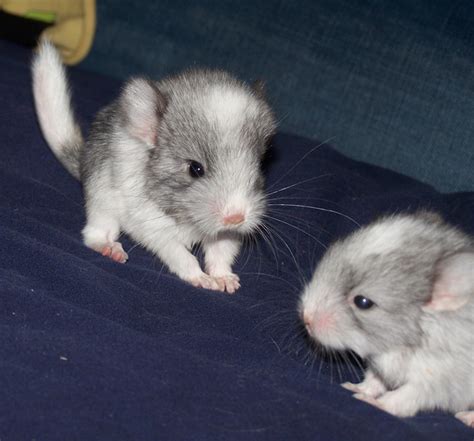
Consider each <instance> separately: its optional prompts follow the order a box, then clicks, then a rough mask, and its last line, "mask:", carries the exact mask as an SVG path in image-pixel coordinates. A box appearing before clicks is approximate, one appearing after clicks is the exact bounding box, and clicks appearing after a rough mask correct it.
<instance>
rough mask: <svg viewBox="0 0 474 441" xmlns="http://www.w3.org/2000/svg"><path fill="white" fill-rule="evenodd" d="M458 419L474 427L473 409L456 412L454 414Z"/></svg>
mask: <svg viewBox="0 0 474 441" xmlns="http://www.w3.org/2000/svg"><path fill="white" fill-rule="evenodd" d="M454 416H455V417H456V418H457V419H458V420H461V421H462V422H463V423H464V424H465V425H466V426H469V427H472V428H474V410H466V411H464V412H458V413H457V414H455V415H454Z"/></svg>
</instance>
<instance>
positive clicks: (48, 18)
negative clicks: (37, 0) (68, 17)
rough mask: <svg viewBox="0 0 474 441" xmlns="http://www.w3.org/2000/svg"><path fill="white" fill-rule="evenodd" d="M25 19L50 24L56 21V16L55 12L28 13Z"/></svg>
mask: <svg viewBox="0 0 474 441" xmlns="http://www.w3.org/2000/svg"><path fill="white" fill-rule="evenodd" d="M24 17H25V18H28V19H30V20H37V21H42V22H44V23H50V24H52V23H54V22H55V21H56V14H55V13H54V12H44V11H28V12H27V13H26V14H25V15H24Z"/></svg>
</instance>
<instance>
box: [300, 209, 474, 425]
mask: <svg viewBox="0 0 474 441" xmlns="http://www.w3.org/2000/svg"><path fill="white" fill-rule="evenodd" d="M300 314H301V318H302V320H303V321H304V324H305V326H306V329H307V331H308V333H309V335H310V336H311V337H312V338H313V339H314V340H315V342H316V343H318V344H320V345H322V346H324V347H326V348H329V349H334V350H352V351H354V352H356V353H357V354H358V355H359V356H361V357H363V358H365V359H366V361H367V364H368V370H367V371H366V375H365V379H364V381H363V382H362V383H360V384H352V383H345V384H343V386H344V387H345V388H347V389H349V390H351V391H353V392H355V395H354V396H355V397H356V398H358V399H360V400H363V401H366V402H368V403H370V404H373V405H375V406H377V407H379V408H380V409H383V410H385V411H387V412H389V413H391V414H394V415H398V416H401V417H407V416H411V415H414V414H416V413H417V412H418V411H421V410H431V409H442V410H446V411H449V412H453V413H456V417H457V418H459V419H460V420H462V421H463V422H464V423H465V424H467V425H470V426H472V427H474V240H473V238H472V237H470V236H468V235H466V234H464V233H463V232H461V231H460V230H458V229H456V228H454V227H453V226H451V225H448V224H447V223H446V222H444V221H443V220H442V219H441V218H440V217H439V216H438V215H436V214H434V213H429V212H419V213H416V214H414V215H397V216H392V217H386V218H382V219H380V220H378V221H376V222H374V223H373V224H371V225H369V226H367V227H364V228H362V229H360V230H358V231H356V232H355V233H353V234H352V235H350V236H349V237H347V238H346V239H343V240H341V241H338V242H336V243H335V244H334V245H332V246H331V247H330V248H329V250H328V251H327V253H326V254H325V256H323V258H322V260H321V262H320V263H319V265H318V267H317V268H316V271H315V273H314V276H313V279H312V280H311V282H310V283H309V284H308V285H307V286H306V288H305V290H304V292H303V294H302V296H301V302H300Z"/></svg>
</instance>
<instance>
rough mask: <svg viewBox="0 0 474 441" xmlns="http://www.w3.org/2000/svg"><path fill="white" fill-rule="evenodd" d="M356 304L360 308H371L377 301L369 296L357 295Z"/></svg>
mask: <svg viewBox="0 0 474 441" xmlns="http://www.w3.org/2000/svg"><path fill="white" fill-rule="evenodd" d="M354 305H356V306H357V307H358V308H359V309H370V308H372V306H374V305H375V303H374V302H373V301H372V300H370V299H368V298H367V297H364V296H355V297H354Z"/></svg>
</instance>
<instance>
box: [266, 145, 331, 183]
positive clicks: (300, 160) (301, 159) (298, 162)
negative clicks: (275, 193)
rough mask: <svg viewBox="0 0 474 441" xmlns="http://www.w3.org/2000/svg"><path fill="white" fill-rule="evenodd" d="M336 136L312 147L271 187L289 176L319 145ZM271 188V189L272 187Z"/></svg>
mask: <svg viewBox="0 0 474 441" xmlns="http://www.w3.org/2000/svg"><path fill="white" fill-rule="evenodd" d="M334 138H335V137H334V136H332V137H330V138H328V139H326V141H323V142H321V143H320V144H318V145H316V146H315V147H313V148H312V149H310V150H309V151H308V152H306V153H305V154H304V155H303V156H302V157H301V158H300V159H299V160H298V161H297V162H296V163H295V164H294V165H293V166H292V167H290V169H289V170H288V171H287V172H286V173H285V174H284V175H283V176H281V177H280V178H279V179H278V180H277V181H276V182H274V183H273V184H272V186H271V187H270V188H272V187H273V186H275V185H276V184H278V182H280V181H281V180H282V179H283V178H284V177H285V176H287V175H288V174H290V173H291V172H292V171H293V170H294V169H295V168H296V167H298V165H299V164H301V162H302V161H304V159H305V158H307V157H308V156H309V155H310V154H311V153H313V152H314V151H315V150H316V149H318V148H319V147H321V146H322V145H324V144H326V143H328V142H330V141H332V140H333V139H334ZM270 188H269V189H270Z"/></svg>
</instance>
